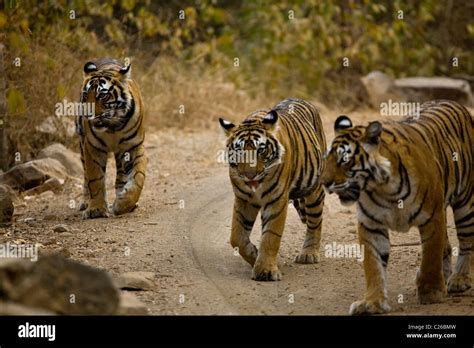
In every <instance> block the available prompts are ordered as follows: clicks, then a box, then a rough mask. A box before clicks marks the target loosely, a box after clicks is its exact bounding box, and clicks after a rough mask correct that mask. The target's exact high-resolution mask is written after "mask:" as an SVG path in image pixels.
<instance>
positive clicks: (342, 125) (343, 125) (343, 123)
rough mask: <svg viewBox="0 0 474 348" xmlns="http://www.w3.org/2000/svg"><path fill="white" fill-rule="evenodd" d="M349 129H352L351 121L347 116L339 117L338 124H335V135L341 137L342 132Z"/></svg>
mask: <svg viewBox="0 0 474 348" xmlns="http://www.w3.org/2000/svg"><path fill="white" fill-rule="evenodd" d="M347 128H352V121H351V119H350V118H349V117H347V116H346V115H341V116H339V117H338V118H337V119H336V122H334V133H336V135H339V134H340V133H341V131H342V130H344V129H347Z"/></svg>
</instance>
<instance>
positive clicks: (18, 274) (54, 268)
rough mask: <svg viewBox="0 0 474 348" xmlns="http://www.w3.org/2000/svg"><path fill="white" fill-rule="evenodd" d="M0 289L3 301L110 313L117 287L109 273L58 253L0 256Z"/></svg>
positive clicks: (72, 312) (114, 309) (61, 310)
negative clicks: (33, 258)
mask: <svg viewBox="0 0 474 348" xmlns="http://www.w3.org/2000/svg"><path fill="white" fill-rule="evenodd" d="M0 293H1V294H2V298H3V299H4V300H6V301H12V302H16V303H19V304H22V305H25V306H31V307H36V308H42V309H45V310H48V311H52V312H55V313H60V314H68V315H76V314H78V315H99V314H100V315H112V314H116V313H117V310H118V306H119V298H120V297H119V296H120V294H119V291H118V289H117V288H116V287H115V286H114V284H113V281H112V279H111V277H110V276H109V274H108V273H107V272H105V271H103V270H100V269H96V268H93V267H90V266H86V265H84V264H81V263H79V262H77V261H72V260H69V259H66V258H64V257H62V256H60V255H57V254H52V255H40V257H39V258H38V261H37V262H31V261H29V260H27V259H0Z"/></svg>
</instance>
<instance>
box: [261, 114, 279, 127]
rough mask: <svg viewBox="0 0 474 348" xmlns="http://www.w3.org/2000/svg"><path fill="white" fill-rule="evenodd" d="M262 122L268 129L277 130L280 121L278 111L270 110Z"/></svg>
mask: <svg viewBox="0 0 474 348" xmlns="http://www.w3.org/2000/svg"><path fill="white" fill-rule="evenodd" d="M262 123H263V125H264V126H265V128H266V129H267V130H275V128H276V126H277V123H278V113H277V112H276V111H275V110H270V111H269V112H268V114H266V115H265V117H264V118H263V120H262Z"/></svg>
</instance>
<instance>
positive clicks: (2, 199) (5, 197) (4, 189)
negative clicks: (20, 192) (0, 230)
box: [0, 185, 15, 226]
mask: <svg viewBox="0 0 474 348" xmlns="http://www.w3.org/2000/svg"><path fill="white" fill-rule="evenodd" d="M14 211H15V208H14V206H13V202H12V196H11V194H10V191H9V189H8V186H6V185H0V226H2V225H4V224H9V223H10V222H11V221H12V217H13V212H14Z"/></svg>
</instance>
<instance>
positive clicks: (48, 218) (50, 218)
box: [43, 214, 58, 221]
mask: <svg viewBox="0 0 474 348" xmlns="http://www.w3.org/2000/svg"><path fill="white" fill-rule="evenodd" d="M57 219H58V217H57V216H56V215H54V214H46V215H45V216H43V221H54V220H57Z"/></svg>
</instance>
